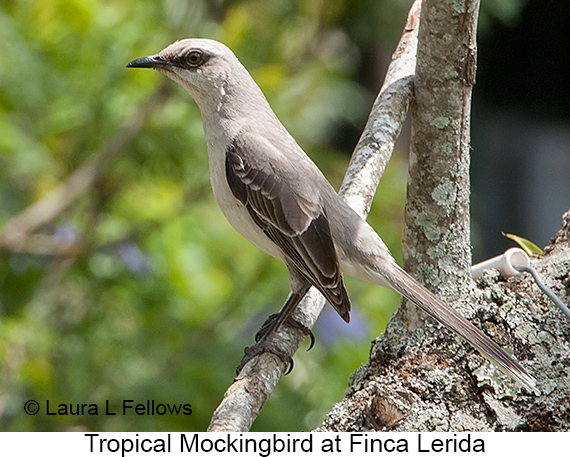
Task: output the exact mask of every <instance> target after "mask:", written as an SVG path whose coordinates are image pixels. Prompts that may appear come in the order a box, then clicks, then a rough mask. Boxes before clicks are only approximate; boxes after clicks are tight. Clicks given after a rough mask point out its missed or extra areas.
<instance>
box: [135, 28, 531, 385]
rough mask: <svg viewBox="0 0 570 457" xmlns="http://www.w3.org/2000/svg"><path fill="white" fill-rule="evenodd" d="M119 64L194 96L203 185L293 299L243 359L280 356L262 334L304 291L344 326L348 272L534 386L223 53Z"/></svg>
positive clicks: (178, 47) (205, 48)
mask: <svg viewBox="0 0 570 457" xmlns="http://www.w3.org/2000/svg"><path fill="white" fill-rule="evenodd" d="M127 66H128V67H140V68H154V69H155V70H158V71H159V72H161V73H163V74H164V75H166V76H168V77H169V78H171V79H173V80H174V81H176V82H177V83H178V84H180V85H181V86H182V87H183V88H184V89H186V91H187V92H188V93H189V94H190V95H191V96H192V98H193V99H194V100H195V101H196V103H197V104H198V106H199V108H200V111H201V114H202V119H203V124H204V132H205V136H206V143H207V147H208V157H209V168H210V180H211V183H212V189H213V192H214V196H215V198H216V200H217V202H218V204H219V206H220V208H221V210H222V212H223V213H224V215H225V217H226V218H227V219H228V221H229V222H230V224H231V225H232V226H233V227H234V228H235V229H236V230H237V231H238V232H240V233H241V234H242V235H243V236H245V237H246V238H247V239H248V240H250V241H251V242H252V243H253V244H254V245H256V246H257V247H258V248H260V249H261V250H263V251H265V252H266V253H267V254H269V255H271V256H273V257H275V258H277V259H279V260H281V261H282V262H284V263H285V265H286V266H287V269H288V272H289V280H290V285H291V294H290V295H289V297H288V299H287V301H286V303H285V305H284V306H283V308H282V310H281V312H280V313H279V315H278V317H277V318H276V319H274V320H273V321H271V323H270V325H269V326H268V330H267V331H266V332H265V334H264V335H263V337H262V338H261V339H260V341H258V342H257V344H256V345H254V346H253V350H252V351H250V354H249V355H250V357H253V356H254V355H255V354H257V353H259V352H263V351H271V352H275V353H277V354H279V351H278V350H276V348H272V347H270V345H268V344H267V340H268V335H269V334H272V333H274V332H276V331H277V329H278V328H279V326H280V325H281V324H282V323H283V322H285V321H287V320H289V318H290V316H291V314H292V312H293V311H294V310H295V308H296V307H297V305H298V304H299V302H300V301H301V299H302V298H303V296H304V295H305V293H306V292H307V291H308V290H309V288H310V287H311V286H314V287H316V288H317V289H318V290H319V291H320V292H321V293H322V294H323V295H324V297H325V298H326V299H327V301H328V302H329V303H330V304H331V305H332V306H333V308H334V309H335V310H336V312H337V313H338V314H339V315H340V316H341V317H342V318H343V319H344V320H345V321H346V322H348V321H349V316H350V315H349V313H350V309H351V305H350V299H349V297H348V294H347V291H346V289H345V287H344V283H343V276H342V275H343V273H346V274H349V275H353V276H356V277H358V278H360V279H362V280H364V281H368V282H371V283H374V284H378V285H382V286H385V287H389V288H391V289H393V290H395V291H396V292H398V293H400V294H402V295H403V296H405V297H406V298H408V299H409V300H411V301H412V302H413V303H415V304H416V305H417V306H418V307H420V308H421V309H422V310H423V311H425V312H426V313H428V314H429V315H430V316H432V317H433V318H435V319H436V320H438V321H439V322H441V323H442V324H443V325H445V326H446V327H448V328H449V329H451V330H453V331H455V332H457V333H458V334H459V335H460V336H461V337H463V338H464V339H465V340H467V341H468V342H469V343H471V344H472V345H473V346H474V347H475V348H476V349H478V350H479V351H480V352H481V353H482V354H483V355H485V356H486V357H487V358H488V359H490V360H491V361H492V362H494V363H495V364H496V365H497V366H498V367H499V368H500V369H502V370H503V371H504V372H505V373H507V374H508V375H510V376H511V377H513V378H514V379H516V380H518V381H519V382H521V383H522V384H524V385H526V386H528V387H532V386H533V385H534V379H533V378H532V377H531V376H530V375H529V374H528V373H527V372H526V371H525V369H524V368H522V367H521V366H520V365H519V364H518V363H517V362H516V361H515V360H513V359H512V358H511V357H510V356H509V355H507V354H506V353H505V352H504V351H503V350H502V349H501V348H500V347H499V346H498V345H497V344H496V343H494V342H493V341H492V340H491V339H490V338H488V337H487V336H486V335H484V334H483V333H482V332H481V331H480V330H478V329H477V328H476V327H474V326H473V325H472V324H470V323H469V322H468V321H467V320H466V319H464V318H463V317H462V316H461V315H460V314H458V313H457V312H456V311H455V310H453V309H452V308H451V307H449V306H448V305H446V304H445V303H444V302H442V301H441V300H440V299H438V298H437V297H436V296H435V295H434V294H433V293H431V292H430V291H428V290H427V289H426V288H425V287H423V286H422V285H420V284H419V283H418V282H417V281H416V280H415V279H413V278H412V277H411V276H410V275H409V274H408V273H406V272H405V271H404V270H403V269H402V268H400V267H399V266H398V265H397V263H396V262H395V260H394V259H393V258H392V255H391V254H390V252H389V250H388V248H387V247H386V245H385V244H384V242H383V241H382V239H381V238H380V237H379V236H378V234H377V233H376V232H375V231H374V229H372V227H370V225H368V223H367V222H366V221H365V220H364V219H362V218H361V217H360V216H359V215H358V214H357V213H355V212H354V211H353V210H352V209H351V208H350V207H349V206H348V205H347V204H346V203H345V202H344V201H343V200H342V199H341V198H340V197H339V195H338V194H337V193H336V192H335V190H334V188H333V187H332V186H331V185H330V183H329V182H328V181H327V179H326V178H325V177H324V176H323V174H322V173H321V171H320V170H319V169H318V168H317V166H316V165H315V164H314V163H313V162H312V161H311V159H309V157H308V156H307V155H306V154H305V153H304V152H303V150H302V149H301V148H300V146H299V145H298V144H297V143H296V141H295V140H294V139H293V137H292V136H291V135H290V134H289V133H288V132H287V130H286V129H285V127H283V125H282V124H281V122H280V121H279V120H278V119H277V116H276V115H275V113H274V112H273V110H272V109H271V107H270V106H269V103H268V102H267V100H266V98H265V96H264V95H263V93H262V91H261V89H260V88H259V87H258V86H257V84H256V83H255V81H254V80H253V79H252V77H251V76H250V74H249V73H248V71H247V70H246V69H245V67H244V66H243V65H242V64H241V63H240V61H239V60H238V59H237V57H236V56H235V55H234V54H233V52H232V51H231V50H230V49H228V48H227V47H226V46H225V45H223V44H221V43H219V42H217V41H213V40H206V39H186V40H182V41H177V42H176V43H174V44H172V45H170V46H168V47H167V48H166V49H164V50H163V51H161V52H159V53H158V54H156V55H151V56H146V57H141V58H138V59H135V60H133V61H132V62H130V63H129V64H128V65H127ZM246 354H247V353H246Z"/></svg>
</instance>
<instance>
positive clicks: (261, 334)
mask: <svg viewBox="0 0 570 457" xmlns="http://www.w3.org/2000/svg"><path fill="white" fill-rule="evenodd" d="M278 317H279V313H274V314H271V315H270V316H269V317H268V318H267V319H266V320H265V322H264V323H263V325H262V326H261V328H260V329H259V330H258V332H257V333H256V334H255V342H256V343H259V342H260V341H261V340H262V339H263V338H265V337H266V336H268V335H269V334H270V333H271V331H273V330H275V331H276V330H277V329H273V328H272V327H273V323H274V322H275V320H276V319H277V318H278ZM287 323H288V324H289V325H290V326H291V327H294V328H296V329H299V330H300V331H301V332H302V333H303V335H305V336H308V337H309V338H310V339H311V343H310V344H309V347H308V348H307V351H310V350H311V349H312V348H313V346H314V345H315V334H314V333H313V331H312V330H311V329H310V328H309V327H307V326H306V325H305V324H302V323H301V322H299V321H297V320H295V319H293V318H292V317H290V318H289V319H287Z"/></svg>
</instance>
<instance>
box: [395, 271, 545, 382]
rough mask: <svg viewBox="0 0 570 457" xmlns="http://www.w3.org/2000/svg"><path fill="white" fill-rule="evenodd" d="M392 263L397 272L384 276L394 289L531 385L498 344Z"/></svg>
mask: <svg viewBox="0 0 570 457" xmlns="http://www.w3.org/2000/svg"><path fill="white" fill-rule="evenodd" d="M396 267H397V268H398V272H397V273H396V274H395V275H394V277H393V278H387V279H389V282H390V283H391V286H392V287H393V288H394V290H396V291H397V292H398V293H400V294H401V295H403V296H405V297H406V298H407V299H409V300H411V301H412V302H413V303H414V304H415V305H416V306H418V307H419V308H420V309H422V310H423V311H425V312H426V313H427V314H429V315H430V316H431V317H433V318H434V319H436V320H437V321H439V322H440V323H441V324H443V325H445V326H446V327H447V328H449V329H451V330H453V331H454V332H456V333H457V334H458V335H459V336H461V337H462V338H464V339H465V340H466V341H467V342H468V343H470V344H472V345H473V346H474V347H475V349H477V350H478V351H479V352H481V354H483V355H484V356H485V357H486V358H487V359H488V360H490V361H491V362H493V363H494V364H495V365H496V366H497V367H498V368H499V369H500V370H501V371H503V372H504V373H505V374H506V375H508V376H510V377H512V378H513V379H515V380H516V381H518V382H520V383H521V384H523V385H524V386H526V387H528V388H529V389H532V388H533V387H534V386H535V384H536V381H535V379H534V378H533V377H532V376H531V375H530V374H529V373H528V372H527V371H526V370H525V369H524V368H523V367H522V366H521V365H520V364H519V363H518V362H516V361H515V360H514V359H513V358H512V357H511V356H509V355H508V354H507V353H506V352H505V351H504V350H503V349H502V348H501V347H500V346H499V345H498V344H496V343H495V342H494V341H493V340H491V339H490V338H489V337H488V336H487V335H485V334H484V333H483V332H482V331H481V330H479V329H478V328H477V327H475V326H474V325H473V324H471V323H470V322H469V321H468V320H467V319H465V318H464V317H463V316H461V314H459V313H458V312H457V311H455V310H454V309H453V308H451V307H450V306H449V305H447V304H446V303H444V302H443V301H441V300H440V299H439V298H437V297H436V296H435V295H434V294H433V293H431V292H430V291H429V290H428V289H426V288H425V287H424V286H422V285H421V284H420V283H418V282H417V281H416V280H415V279H414V278H412V277H411V276H410V275H409V274H408V273H406V272H405V271H404V270H402V269H401V268H400V267H398V266H397V265H396Z"/></svg>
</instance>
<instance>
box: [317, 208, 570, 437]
mask: <svg viewBox="0 0 570 457" xmlns="http://www.w3.org/2000/svg"><path fill="white" fill-rule="evenodd" d="M531 264H532V265H533V266H534V268H536V270H537V271H538V273H539V274H540V275H541V277H542V279H543V281H544V282H545V283H546V285H547V286H548V287H550V288H551V289H552V290H553V291H554V292H555V293H556V294H557V295H558V297H560V298H561V299H562V301H563V302H565V303H568V302H569V300H570V210H569V211H568V212H567V213H566V214H565V215H564V216H563V226H562V229H561V230H560V231H559V232H558V235H557V236H556V239H555V240H553V242H552V244H551V245H550V246H548V247H547V248H546V250H545V254H544V255H542V256H540V257H535V258H533V259H532V261H531ZM472 296H473V297H474V303H475V304H476V308H477V309H478V311H477V312H476V313H475V315H473V316H471V317H472V319H471V320H472V321H474V322H475V323H477V322H479V325H480V326H481V327H482V328H485V329H486V330H487V332H488V333H489V334H491V335H492V336H493V337H494V338H495V339H496V340H497V341H498V342H499V343H500V344H502V345H503V346H505V347H507V346H508V347H511V348H513V349H514V354H515V356H516V357H517V358H518V359H519V360H521V361H522V363H523V364H524V365H525V367H526V368H527V369H528V370H529V372H530V373H531V374H532V375H534V376H535V377H536V379H537V389H536V391H535V392H532V393H531V392H527V391H524V390H521V389H520V387H518V386H516V385H515V384H514V383H513V382H512V381H510V380H506V379H505V378H504V377H503V376H501V375H500V374H498V373H497V371H496V370H495V369H494V367H493V366H491V365H490V364H488V363H487V362H484V361H483V360H482V359H481V357H480V356H479V355H477V354H476V353H475V352H474V351H473V350H472V349H470V348H469V347H468V346H467V345H465V344H459V343H458V342H451V343H449V342H448V338H447V336H445V335H441V334H439V333H438V332H434V331H432V329H425V331H419V330H416V331H415V332H412V336H409V335H408V336H407V337H406V338H402V336H403V334H402V333H401V332H402V331H404V330H403V329H402V328H400V327H399V326H398V325H390V326H389V328H388V329H387V331H386V332H385V333H384V334H383V335H382V336H381V337H380V338H378V339H377V340H376V341H375V342H374V344H373V347H372V351H371V356H370V363H369V364H367V365H363V366H362V367H361V368H360V369H358V370H357V371H356V372H355V373H353V375H352V376H351V378H350V380H349V386H348V389H347V394H346V397H345V399H344V400H343V401H342V402H340V403H338V404H337V405H336V406H335V407H334V408H333V410H332V411H331V412H330V413H329V415H328V416H327V418H326V420H325V421H324V423H323V425H322V427H321V428H320V430H325V431H356V430H379V431H388V430H394V431H531V430H532V431H569V430H570V413H569V411H570V363H569V362H568V361H569V360H570V321H569V320H568V319H567V318H566V316H565V315H564V314H563V313H562V312H561V311H560V309H558V308H557V307H556V306H555V305H554V304H553V303H552V302H551V301H550V300H549V299H548V298H547V297H546V296H545V295H544V294H542V292H540V290H539V289H538V288H537V287H536V285H535V284H534V281H533V279H532V278H531V276H530V275H528V274H525V275H522V276H517V277H513V278H510V279H509V280H504V279H503V278H501V277H500V276H499V274H498V272H496V271H494V270H490V271H489V272H488V273H486V274H485V275H484V276H483V277H482V278H481V279H480V280H479V282H478V283H477V287H476V289H474V290H473V295H472ZM442 342H445V344H442Z"/></svg>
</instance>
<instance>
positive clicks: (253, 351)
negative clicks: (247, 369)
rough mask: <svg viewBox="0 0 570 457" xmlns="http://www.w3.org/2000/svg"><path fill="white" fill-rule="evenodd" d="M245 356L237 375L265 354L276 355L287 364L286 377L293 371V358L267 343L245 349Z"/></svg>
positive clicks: (258, 343) (261, 342)
mask: <svg viewBox="0 0 570 457" xmlns="http://www.w3.org/2000/svg"><path fill="white" fill-rule="evenodd" d="M243 352H244V356H243V357H242V359H241V361H240V363H239V365H238V366H237V368H236V373H237V374H239V373H240V371H241V370H242V368H243V367H244V366H245V365H246V364H247V362H249V361H250V360H251V359H253V358H254V357H257V356H258V355H260V354H263V353H264V352H270V353H271V354H274V355H276V356H277V357H279V358H280V359H281V360H283V362H285V363H286V364H287V371H285V373H284V374H285V375H288V374H289V373H291V371H292V370H293V365H294V364H293V358H292V357H291V356H290V355H289V354H286V353H285V352H284V351H283V350H282V349H280V348H279V347H277V346H274V345H269V344H267V343H266V342H265V341H259V342H256V344H254V345H253V346H248V347H246V348H245V349H244V351H243Z"/></svg>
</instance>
